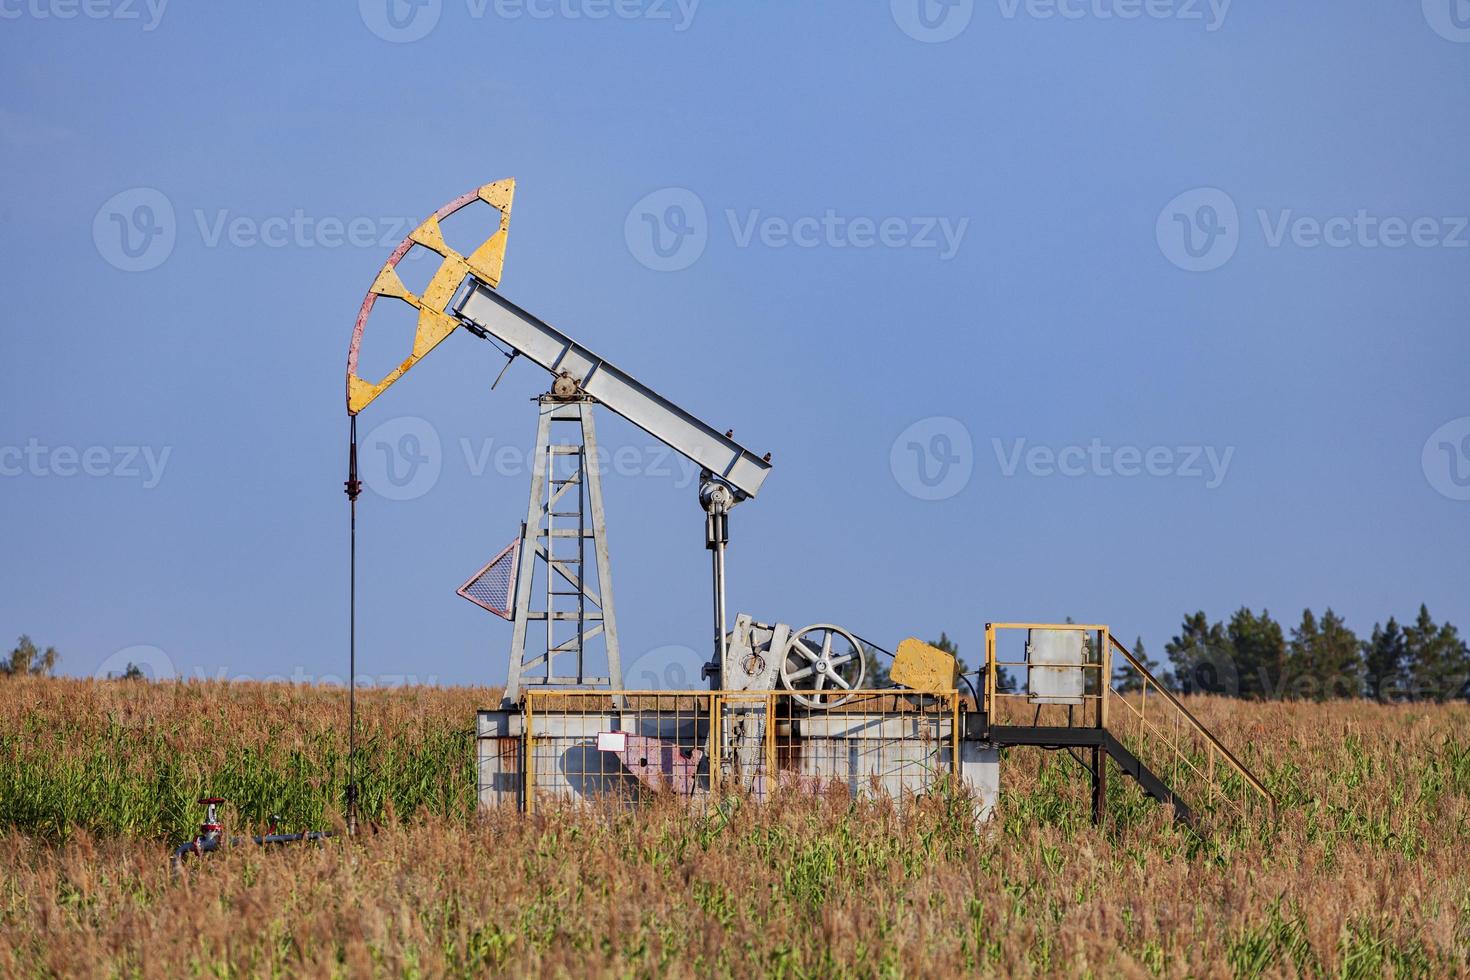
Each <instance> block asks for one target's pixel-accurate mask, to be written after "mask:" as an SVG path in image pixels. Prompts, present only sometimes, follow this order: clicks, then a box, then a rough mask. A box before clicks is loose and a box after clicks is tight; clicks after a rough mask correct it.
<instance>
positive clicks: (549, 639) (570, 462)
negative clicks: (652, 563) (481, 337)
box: [505, 395, 623, 704]
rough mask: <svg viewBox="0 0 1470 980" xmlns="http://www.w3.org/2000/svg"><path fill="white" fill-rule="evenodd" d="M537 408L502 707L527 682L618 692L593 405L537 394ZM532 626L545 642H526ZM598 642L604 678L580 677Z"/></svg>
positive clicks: (615, 636)
mask: <svg viewBox="0 0 1470 980" xmlns="http://www.w3.org/2000/svg"><path fill="white" fill-rule="evenodd" d="M539 403H540V420H539V422H538V424H537V427H536V453H535V462H534V464H533V466H532V471H531V495H530V501H529V503H528V505H527V508H526V523H525V524H524V525H522V529H521V541H520V558H519V561H518V563H517V564H518V566H519V574H518V575H517V578H516V594H515V606H514V610H513V613H514V622H515V631H514V633H513V635H512V637H511V648H510V674H509V677H508V680H507V684H506V687H505V700H506V703H507V704H514V703H515V702H516V701H517V700H519V698H520V696H521V691H522V690H523V689H524V688H526V687H530V686H544V687H604V688H612V689H614V690H619V689H621V688H622V686H623V670H622V663H621V659H620V657H619V654H618V629H617V619H616V614H615V613H614V610H613V587H612V568H611V565H610V564H609V561H608V551H607V521H606V516H605V514H604V511H603V508H602V475H601V474H600V473H599V472H598V468H597V430H596V427H595V426H594V424H593V420H592V407H593V404H594V402H593V401H592V400H591V399H590V398H588V397H586V396H585V395H582V396H580V397H574V398H563V397H557V396H554V395H542V396H541V398H540V399H539ZM553 428H555V430H556V432H555V436H556V441H553V434H554V433H553ZM563 440H565V441H563ZM589 546H590V547H589ZM589 562H595V566H596V572H595V582H594V581H593V580H592V579H591V577H590V576H589V575H588V564H589ZM538 585H539V586H540V588H539V589H538ZM536 592H539V593H540V595H541V597H542V598H543V599H544V605H543V606H542V608H540V609H535V608H532V596H533V593H536ZM538 622H539V623H544V624H545V643H544V645H543V644H542V643H541V641H540V639H539V637H538V639H537V640H535V641H534V642H530V645H529V646H528V638H529V636H530V632H531V631H530V627H531V625H532V624H533V623H538ZM536 632H537V633H538V634H539V633H541V630H537V631H536ZM598 638H601V640H602V648H603V650H604V652H605V653H606V657H607V674H606V675H605V676H590V675H589V674H588V667H587V654H588V646H589V641H592V640H596V639H598Z"/></svg>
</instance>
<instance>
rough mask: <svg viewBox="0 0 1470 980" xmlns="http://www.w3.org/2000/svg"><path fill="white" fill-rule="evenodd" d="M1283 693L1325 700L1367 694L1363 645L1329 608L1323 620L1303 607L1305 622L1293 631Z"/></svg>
mask: <svg viewBox="0 0 1470 980" xmlns="http://www.w3.org/2000/svg"><path fill="white" fill-rule="evenodd" d="M1287 675H1288V678H1287V683H1286V684H1284V685H1282V687H1283V692H1284V693H1286V694H1288V695H1290V696H1292V697H1297V698H1310V699H1312V700H1316V701H1325V700H1327V699H1328V698H1356V697H1361V696H1362V693H1363V679H1362V678H1363V667H1362V644H1361V643H1359V642H1358V638H1357V636H1355V635H1354V634H1353V631H1352V630H1351V629H1349V628H1348V626H1347V623H1345V622H1343V619H1342V617H1341V616H1339V615H1338V614H1337V613H1335V612H1333V611H1332V609H1331V608H1328V610H1327V611H1326V612H1324V613H1323V614H1322V619H1321V621H1320V622H1319V621H1318V620H1317V617H1316V616H1315V615H1313V613H1312V610H1310V609H1304V610H1302V621H1301V625H1299V626H1298V627H1296V629H1294V630H1292V631H1291V647H1290V650H1289V653H1288V657H1287Z"/></svg>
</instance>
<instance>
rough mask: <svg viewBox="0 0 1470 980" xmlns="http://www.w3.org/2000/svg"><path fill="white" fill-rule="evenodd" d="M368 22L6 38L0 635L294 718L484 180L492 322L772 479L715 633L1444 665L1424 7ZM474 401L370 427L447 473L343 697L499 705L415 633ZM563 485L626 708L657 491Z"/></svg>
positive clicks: (466, 451)
mask: <svg viewBox="0 0 1470 980" xmlns="http://www.w3.org/2000/svg"><path fill="white" fill-rule="evenodd" d="M386 2H387V0H362V3H350V2H341V3H331V4H300V3H257V4H249V5H245V4H239V5H230V6H228V7H227V6H226V5H222V4H203V3H198V2H193V0H169V2H167V3H160V2H158V0H155V2H154V3H153V5H152V6H149V5H148V4H147V3H144V2H143V0H136V2H130V0H88V2H87V3H86V4H82V3H80V2H73V0H0V52H3V55H4V56H3V58H0V81H3V88H0V92H3V95H0V151H3V153H4V154H5V159H6V174H7V178H8V179H7V180H6V181H5V182H4V184H3V186H0V254H3V259H4V262H5V268H6V270H7V273H6V279H5V282H6V285H7V289H6V296H7V302H6V303H5V322H4V329H3V333H0V337H3V343H4V354H5V360H6V363H7V364H8V366H9V370H8V371H7V373H6V382H5V384H4V386H3V395H0V474H3V475H0V495H3V496H0V499H3V505H4V510H3V512H4V514H5V515H6V518H7V522H6V535H5V545H6V548H5V550H6V553H7V554H6V557H7V560H6V561H5V562H4V563H3V565H0V569H3V570H0V636H6V637H10V636H14V635H16V634H19V633H21V632H28V633H30V634H31V635H32V636H33V637H35V639H36V640H38V641H39V642H41V643H42V644H52V645H55V646H56V647H58V648H59V650H60V651H61V653H62V656H63V661H62V664H63V668H64V670H65V671H66V672H67V673H72V674H91V673H93V672H94V671H96V670H98V669H106V667H107V665H110V664H111V665H117V661H118V659H119V655H120V651H130V652H128V653H123V654H121V659H123V660H126V659H134V660H145V659H147V658H149V657H155V656H161V657H164V658H166V663H167V665H170V666H171V667H172V669H173V670H174V671H176V672H178V673H183V674H186V675H190V676H194V675H204V676H229V677H263V676H272V675H284V676H297V677H302V678H309V679H321V678H327V677H330V676H332V675H340V674H341V673H342V671H343V669H344V666H345V659H346V602H347V590H346V547H347V504H346V500H345V498H344V496H343V494H342V489H341V481H342V480H343V478H344V475H345V474H344V468H345V451H346V431H347V422H346V417H345V414H344V409H343V404H342V400H343V399H342V377H343V367H344V361H345V356H346V350H347V343H348V339H349V335H350V332H351V327H352V322H353V318H354V316H355V314H356V310H357V306H358V304H359V302H360V301H361V297H362V295H363V293H364V291H365V290H366V288H367V286H368V285H369V283H370V282H371V281H372V279H373V276H374V274H375V272H376V270H377V268H378V266H379V265H380V264H381V262H382V261H383V260H384V258H385V257H386V255H387V253H388V251H389V250H390V249H391V247H392V244H393V243H395V242H396V240H397V239H398V238H401V237H402V235H403V234H404V233H406V231H407V230H408V227H409V226H410V224H411V222H412V221H414V220H417V219H418V218H421V217H422V216H423V215H424V214H426V213H428V212H429V211H431V210H433V209H434V208H435V207H437V206H438V205H439V204H440V203H442V202H444V201H446V200H448V199H450V198H451V197H454V196H455V195H457V194H459V193H461V192H463V191H465V190H468V189H470V188H473V187H475V186H477V185H478V184H480V183H483V182H486V181H489V180H494V179H498V178H501V177H506V176H515V177H516V178H518V180H519V187H518V191H517V197H516V202H515V214H514V218H513V220H512V224H511V234H510V247H509V251H508V256H507V261H506V266H505V278H504V281H503V283H502V291H503V292H504V293H505V294H506V295H507V296H509V297H510V298H512V299H513V300H515V301H516V302H517V303H519V304H521V305H523V306H525V307H527V308H529V309H531V310H533V311H535V312H536V313H538V314H539V315H540V316H542V317H544V318H546V319H548V320H550V321H551V322H553V323H556V324H558V325H559V326H561V327H562V328H563V329H565V330H567V331H568V332H569V333H571V334H572V335H573V336H575V337H577V338H578V339H580V340H581V341H582V342H584V343H586V344H587V345H589V346H590V347H592V348H593V349H594V350H597V351H598V352H600V353H602V354H605V355H606V356H608V357H609V358H611V359H612V360H614V361H615V362H616V363H618V364H619V365H620V366H621V367H623V368H625V369H627V370H629V371H631V372H632V373H633V374H635V375H636V376H638V377H639V378H641V379H643V380H644V381H646V382H647V383H649V384H651V385H653V386H654V387H656V388H657V389H658V390H659V391H660V392H662V393H664V394H666V395H667V396H669V397H670V398H672V399H673V400H675V401H676V402H679V403H680V404H682V405H684V406H685V407H687V408H688V409H689V410H691V411H693V412H695V413H696V414H698V415H700V416H702V417H703V418H705V419H707V420H708V421H709V422H711V423H712V424H715V425H717V426H718V427H720V428H722V429H723V428H726V427H733V428H734V429H735V430H736V434H737V436H738V437H739V438H740V439H741V441H743V442H744V443H746V444H747V445H749V446H750V447H751V448H753V449H755V450H756V451H757V452H764V451H768V450H769V451H770V452H772V453H773V455H774V461H775V469H774V471H773V473H772V475H771V477H770V479H769V481H768V482H767V483H766V486H765V488H764V489H763V491H762V493H761V494H760V496H759V498H758V499H756V500H754V501H752V502H748V503H745V504H742V505H741V506H740V507H739V508H738V509H737V510H736V512H735V514H734V516H733V518H732V544H731V552H730V559H729V575H730V605H731V609H732V613H733V612H734V611H749V612H752V613H754V614H755V615H756V616H757V617H759V618H764V619H770V620H777V619H779V620H783V621H786V622H791V623H793V624H797V625H804V624H806V623H811V622H819V621H830V622H836V623H840V624H844V625H847V626H850V627H851V628H853V629H855V630H857V631H858V632H860V633H862V634H864V635H866V636H870V637H872V638H873V639H875V640H880V641H886V642H887V643H889V644H896V643H897V641H898V640H899V639H901V638H902V637H904V636H907V635H910V634H918V635H921V636H933V635H937V634H938V633H939V632H940V631H941V630H944V631H947V632H948V633H949V634H950V635H951V636H953V637H955V638H957V639H958V642H959V643H960V645H961V650H962V652H963V653H971V654H972V655H973V653H974V652H975V651H976V650H977V648H978V645H979V641H980V636H981V631H982V628H983V624H984V623H985V622H986V621H988V620H996V621H1000V620H1013V619H1030V618H1040V619H1050V618H1061V617H1064V616H1067V615H1071V616H1073V617H1076V618H1077V619H1078V620H1083V621H1088V620H1090V621H1103V622H1108V623H1110V624H1112V625H1113V627H1114V628H1115V629H1116V630H1117V631H1118V632H1120V633H1122V634H1124V635H1125V636H1126V637H1128V638H1130V639H1131V638H1132V637H1133V636H1134V635H1142V636H1143V638H1144V639H1145V641H1146V642H1147V643H1148V645H1149V647H1150V649H1151V650H1152V652H1153V653H1154V654H1155V655H1158V654H1159V653H1161V651H1162V646H1163V644H1164V642H1165V641H1166V640H1167V639H1168V637H1169V636H1170V635H1171V634H1172V633H1173V632H1174V631H1175V630H1176V629H1177V626H1178V622H1179V619H1180V617H1181V616H1182V614H1184V613H1185V612H1187V611H1190V610H1193V609H1196V608H1200V607H1203V608H1205V609H1206V610H1207V611H1209V612H1210V614H1211V615H1212V616H1214V617H1222V618H1223V617H1225V616H1227V615H1228V614H1229V612H1230V611H1231V610H1233V609H1234V608H1236V607H1238V606H1240V605H1242V604H1247V605H1250V606H1252V607H1255V608H1259V607H1261V606H1267V607H1269V608H1270V609H1271V611H1272V612H1273V613H1274V614H1276V615H1277V616H1278V617H1279V618H1282V619H1285V620H1288V621H1290V622H1294V621H1295V620H1296V618H1297V617H1298V616H1299V615H1300V613H1301V610H1302V608H1303V607H1305V606H1311V607H1313V608H1315V609H1317V610H1318V611H1319V612H1320V611H1321V609H1322V607H1324V606H1326V605H1329V604H1330V605H1332V606H1334V607H1335V608H1336V609H1337V611H1338V612H1340V613H1342V614H1343V615H1344V616H1346V617H1347V619H1348V621H1349V623H1350V624H1351V625H1352V626H1353V627H1354V628H1356V629H1357V630H1359V631H1360V632H1366V631H1367V630H1368V629H1370V628H1371V626H1372V624H1373V622H1374V621H1375V619H1383V618H1386V617H1387V616H1389V615H1397V616H1399V617H1400V618H1403V617H1406V616H1410V615H1412V613H1413V612H1414V610H1415V609H1416V608H1417V606H1418V604H1419V603H1420V602H1427V603H1428V604H1429V606H1430V609H1431V611H1433V612H1434V613H1435V614H1436V615H1437V616H1438V617H1441V618H1446V617H1447V618H1449V619H1451V620H1453V621H1455V622H1457V623H1459V624H1460V625H1462V626H1470V597H1467V595H1466V589H1465V582H1466V580H1467V575H1466V573H1467V564H1470V548H1467V530H1470V502H1467V500H1466V499H1465V498H1467V497H1470V487H1467V484H1470V387H1467V384H1466V375H1465V371H1466V366H1467V363H1470V342H1467V336H1466V309H1467V301H1470V230H1467V228H1466V224H1467V219H1466V216H1467V215H1470V184H1467V182H1466V180H1465V160H1466V158H1467V151H1470V138H1467V137H1470V115H1467V113H1466V111H1465V106H1466V104H1467V94H1470V5H1467V4H1465V3H1463V0H1424V2H1423V4H1422V9H1421V4H1420V3H1410V2H1404V3H1397V4H1372V5H1369V4H1358V5H1344V4H1341V3H1332V2H1327V0H1302V2H1298V3H1293V4H1279V3H1273V4H1265V3H1254V2H1246V0H1236V2H1234V3H1229V4H1226V3H1223V2H1217V3H1215V4H1214V5H1211V4H1210V3H1208V2H1204V0H1200V2H1194V0H1172V2H1171V0H1151V2H1149V3H1142V2H1130V0H1086V2H1085V3H1084V2H1072V0H1066V2H1063V3H1061V4H1060V6H1059V5H1058V4H1056V3H1047V2H1045V0H1032V2H1030V3H1025V2H1013V0H991V2H975V3H967V2H963V0H960V2H957V3H954V4H952V5H950V6H942V5H940V4H938V3H937V2H935V0H925V3H926V6H925V7H924V8H923V9H922V10H921V9H919V8H918V6H917V0H894V2H893V3H889V2H886V0H883V2H864V3H852V2H845V3H836V2H833V3H807V4H788V3H781V4H775V3H770V4H766V3H754V2H746V3H739V4H736V3H716V2H714V0H703V2H700V3H692V2H690V0H686V2H685V3H684V4H683V5H682V6H681V5H679V4H678V3H675V2H673V0H667V2H665V0H620V2H618V3H611V2H602V0H555V2H551V0H526V2H515V0H502V2H499V3H496V2H493V0H491V2H487V3H482V2H480V0H439V2H429V3H425V4H422V5H420V6H416V7H415V6H409V5H408V4H407V3H406V2H405V0H392V2H393V3H394V4H395V6H394V7H393V8H392V9H391V10H390V8H388V7H387V6H386V5H385V4H386ZM1452 2H1453V3H1458V6H1454V5H1452ZM390 15H391V16H390ZM674 206H677V207H678V210H671V208H672V207H674ZM654 232H657V233H658V234H659V235H660V238H659V240H658V242H657V243H655V241H654V239H653V237H652V236H653V233H654ZM655 244H656V245H657V247H655ZM388 347H391V343H390V344H389V345H388ZM385 349H386V348H385ZM394 353H395V351H393V350H388V353H387V354H385V355H382V356H379V357H378V359H377V361H376V362H375V363H377V364H378V365H382V364H385V363H389V362H390V361H391V360H392V359H393V356H392V355H393V354H394ZM366 356H368V355H367V354H366V353H365V357H366ZM369 360H370V361H371V358H369ZM499 367H500V363H499V359H498V358H497V357H495V356H494V353H493V351H491V350H489V349H488V348H487V347H486V346H485V345H483V344H480V343H478V342H476V341H474V340H473V339H472V338H469V337H467V336H460V335H456V336H454V337H451V338H450V339H449V340H448V341H446V343H445V344H444V345H443V346H442V347H441V348H440V349H439V350H437V351H435V352H434V354H433V355H432V356H431V357H430V358H429V359H427V360H426V361H424V362H423V363H422V364H421V365H420V366H419V367H418V368H416V369H415V370H414V372H413V373H411V374H410V375H409V376H408V377H407V379H406V380H405V381H404V382H402V383H400V384H399V385H398V386H396V387H395V388H394V389H392V390H391V391H390V392H388V393H387V394H386V395H385V396H384V397H383V398H381V399H380V400H379V401H378V402H377V403H375V404H374V405H373V406H371V407H370V408H369V410H368V411H367V412H365V413H364V414H363V416H362V418H361V422H360V425H361V426H362V428H363V433H364V435H365V436H366V435H370V434H371V433H372V432H373V431H375V430H376V427H378V426H379V425H384V424H390V423H394V422H395V420H402V419H418V420H422V424H423V425H427V426H428V430H429V431H431V432H432V433H433V437H434V439H436V440H437V441H438V443H439V450H438V452H437V454H436V456H435V466H436V467H437V469H438V475H437V478H435V479H433V480H432V481H431V485H430V486H428V488H427V489H426V490H424V491H423V492H422V493H420V494H418V495H417V496H415V497H414V498H413V499H409V500H390V499H387V498H386V497H384V496H382V495H380V494H377V493H374V492H372V491H370V492H368V493H367V494H365V496H364V498H363V500H362V502H361V505H360V506H361V515H360V521H361V529H362V537H361V596H360V601H361V604H362V615H361V632H360V636H361V647H360V658H361V665H362V670H363V671H364V672H365V673H366V674H367V675H369V676H370V677H375V678H382V679H386V680H388V681H391V679H393V678H396V677H413V678H416V679H418V680H421V681H431V680H432V681H435V682H438V683H499V682H500V681H501V680H502V679H503V677H504V672H505V666H506V663H505V661H506V649H507V647H508V645H509V639H510V630H509V626H508V624H506V623H503V622H501V621H500V620H497V619H494V618H492V617H490V616H488V615H487V614H485V613H484V612H482V611H480V610H478V609H476V608H475V607H474V606H472V605H471V604H469V603H467V602H465V601H464V600H462V599H460V598H458V597H457V596H456V595H455V594H454V589H455V588H456V587H457V586H458V585H459V584H460V582H461V581H462V580H463V579H464V578H465V577H466V576H468V575H469V574H470V573H471V572H473V571H474V570H475V569H476V568H477V567H479V565H480V564H482V563H483V562H484V561H485V560H487V559H488V558H489V557H490V556H491V555H492V554H493V553H494V552H495V551H498V550H499V548H500V547H502V546H503V545H504V544H506V543H507V542H508V541H509V540H510V539H511V537H512V536H513V535H514V533H515V530H516V527H517V524H518V522H519V520H520V519H521V517H522V515H523V513H524V509H525V494H526V476H525V473H524V470H523V468H522V467H520V466H518V465H515V461H516V459H517V458H518V457H517V456H516V453H517V452H524V451H525V450H526V449H528V448H529V445H530V443H531V441H532V438H533V435H534V411H533V407H532V405H531V404H530V402H529V401H528V399H529V398H531V397H532V396H533V395H535V394H536V393H537V392H538V391H540V390H542V388H543V387H544V384H545V379H544V376H542V375H540V373H539V372H538V370H537V369H535V368H534V367H531V366H529V365H526V364H523V363H518V364H516V365H515V366H514V367H512V369H511V371H510V373H509V375H508V376H507V378H506V380H505V381H504V382H502V384H501V385H500V387H499V388H498V389H497V390H496V391H495V392H493V393H491V392H489V391H488V386H489V382H490V380H492V379H493V377H494V374H495V372H496V371H498V370H499ZM397 424H399V425H404V424H409V423H403V422H401V421H400V422H398V423H397ZM411 424H412V425H415V426H418V425H420V424H421V423H419V422H414V423H411ZM385 431H390V432H391V431H394V430H391V429H390V430H385ZM415 431H422V430H418V429H416V430H415ZM600 434H601V436H602V439H603V442H604V443H605V444H607V445H608V446H609V448H610V449H612V450H616V449H618V448H620V447H621V448H624V449H625V455H624V459H625V461H628V462H627V464H626V465H625V467H624V470H625V472H619V473H611V474H609V475H608V476H607V478H606V494H607V505H608V511H609V522H610V526H611V532H610V536H611V539H612V540H611V543H612V548H613V552H614V558H613V560H614V569H615V581H616V587H617V599H618V607H619V617H620V628H621V631H622V635H623V647H624V662H625V665H627V667H628V668H629V670H630V673H634V674H636V673H638V672H639V671H647V670H653V671H654V673H655V675H656V676H657V677H658V679H659V680H660V682H664V683H667V682H670V681H671V677H670V676H669V672H668V668H667V666H666V665H667V664H668V663H674V662H679V663H684V664H693V663H696V662H697V661H698V659H701V658H702V655H703V653H704V651H705V650H706V648H707V644H708V638H709V632H710V630H709V625H708V624H709V610H708V596H707V592H708V584H707V556H706V553H705V551H704V550H703V541H702V534H703V527H702V519H701V515H700V512H699V510H698V507H697V504H696V502H695V499H694V488H693V487H692V486H689V485H687V476H686V475H685V474H683V473H682V472H681V471H680V470H679V469H678V468H677V467H676V466H674V465H673V464H672V462H671V461H665V462H664V463H663V464H662V465H660V462H659V460H658V458H657V457H658V454H657V453H656V452H655V448H656V447H654V446H653V445H651V444H650V441H649V440H648V438H647V437H646V436H643V435H642V434H641V433H639V432H638V431H637V430H635V429H633V428H632V427H631V426H628V425H627V424H626V423H623V422H622V421H621V420H618V419H615V418H613V417H612V416H610V415H605V416H603V418H602V420H601V423H600ZM505 447H509V449H508V450H507V453H506V455H505V456H503V457H502V458H503V459H505V460H508V461H509V462H508V463H507V464H506V465H499V464H496V463H494V462H490V463H486V462H485V461H486V460H493V459H494V453H495V451H496V450H497V449H502V448H505ZM477 461H478V462H477ZM149 651H152V652H149ZM635 679H636V678H635Z"/></svg>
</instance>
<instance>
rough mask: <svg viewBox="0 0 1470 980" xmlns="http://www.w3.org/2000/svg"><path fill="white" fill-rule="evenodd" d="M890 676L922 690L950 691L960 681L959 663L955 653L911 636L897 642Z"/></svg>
mask: <svg viewBox="0 0 1470 980" xmlns="http://www.w3.org/2000/svg"><path fill="white" fill-rule="evenodd" d="M888 678H889V680H891V681H893V683H895V684H902V685H903V686H904V687H912V688H915V689H917V690H921V691H947V690H949V689H950V688H953V687H955V686H957V685H958V684H959V680H960V666H959V663H958V661H956V660H955V658H954V655H953V654H949V653H945V652H944V651H943V650H941V649H939V648H938V647H933V646H930V645H929V644H927V643H925V642H924V641H923V640H920V639H916V638H915V637H912V636H911V637H909V638H908V639H906V640H904V641H903V642H902V643H900V644H899V645H898V652H897V653H895V654H894V655H893V667H892V669H890V670H889V672H888Z"/></svg>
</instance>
